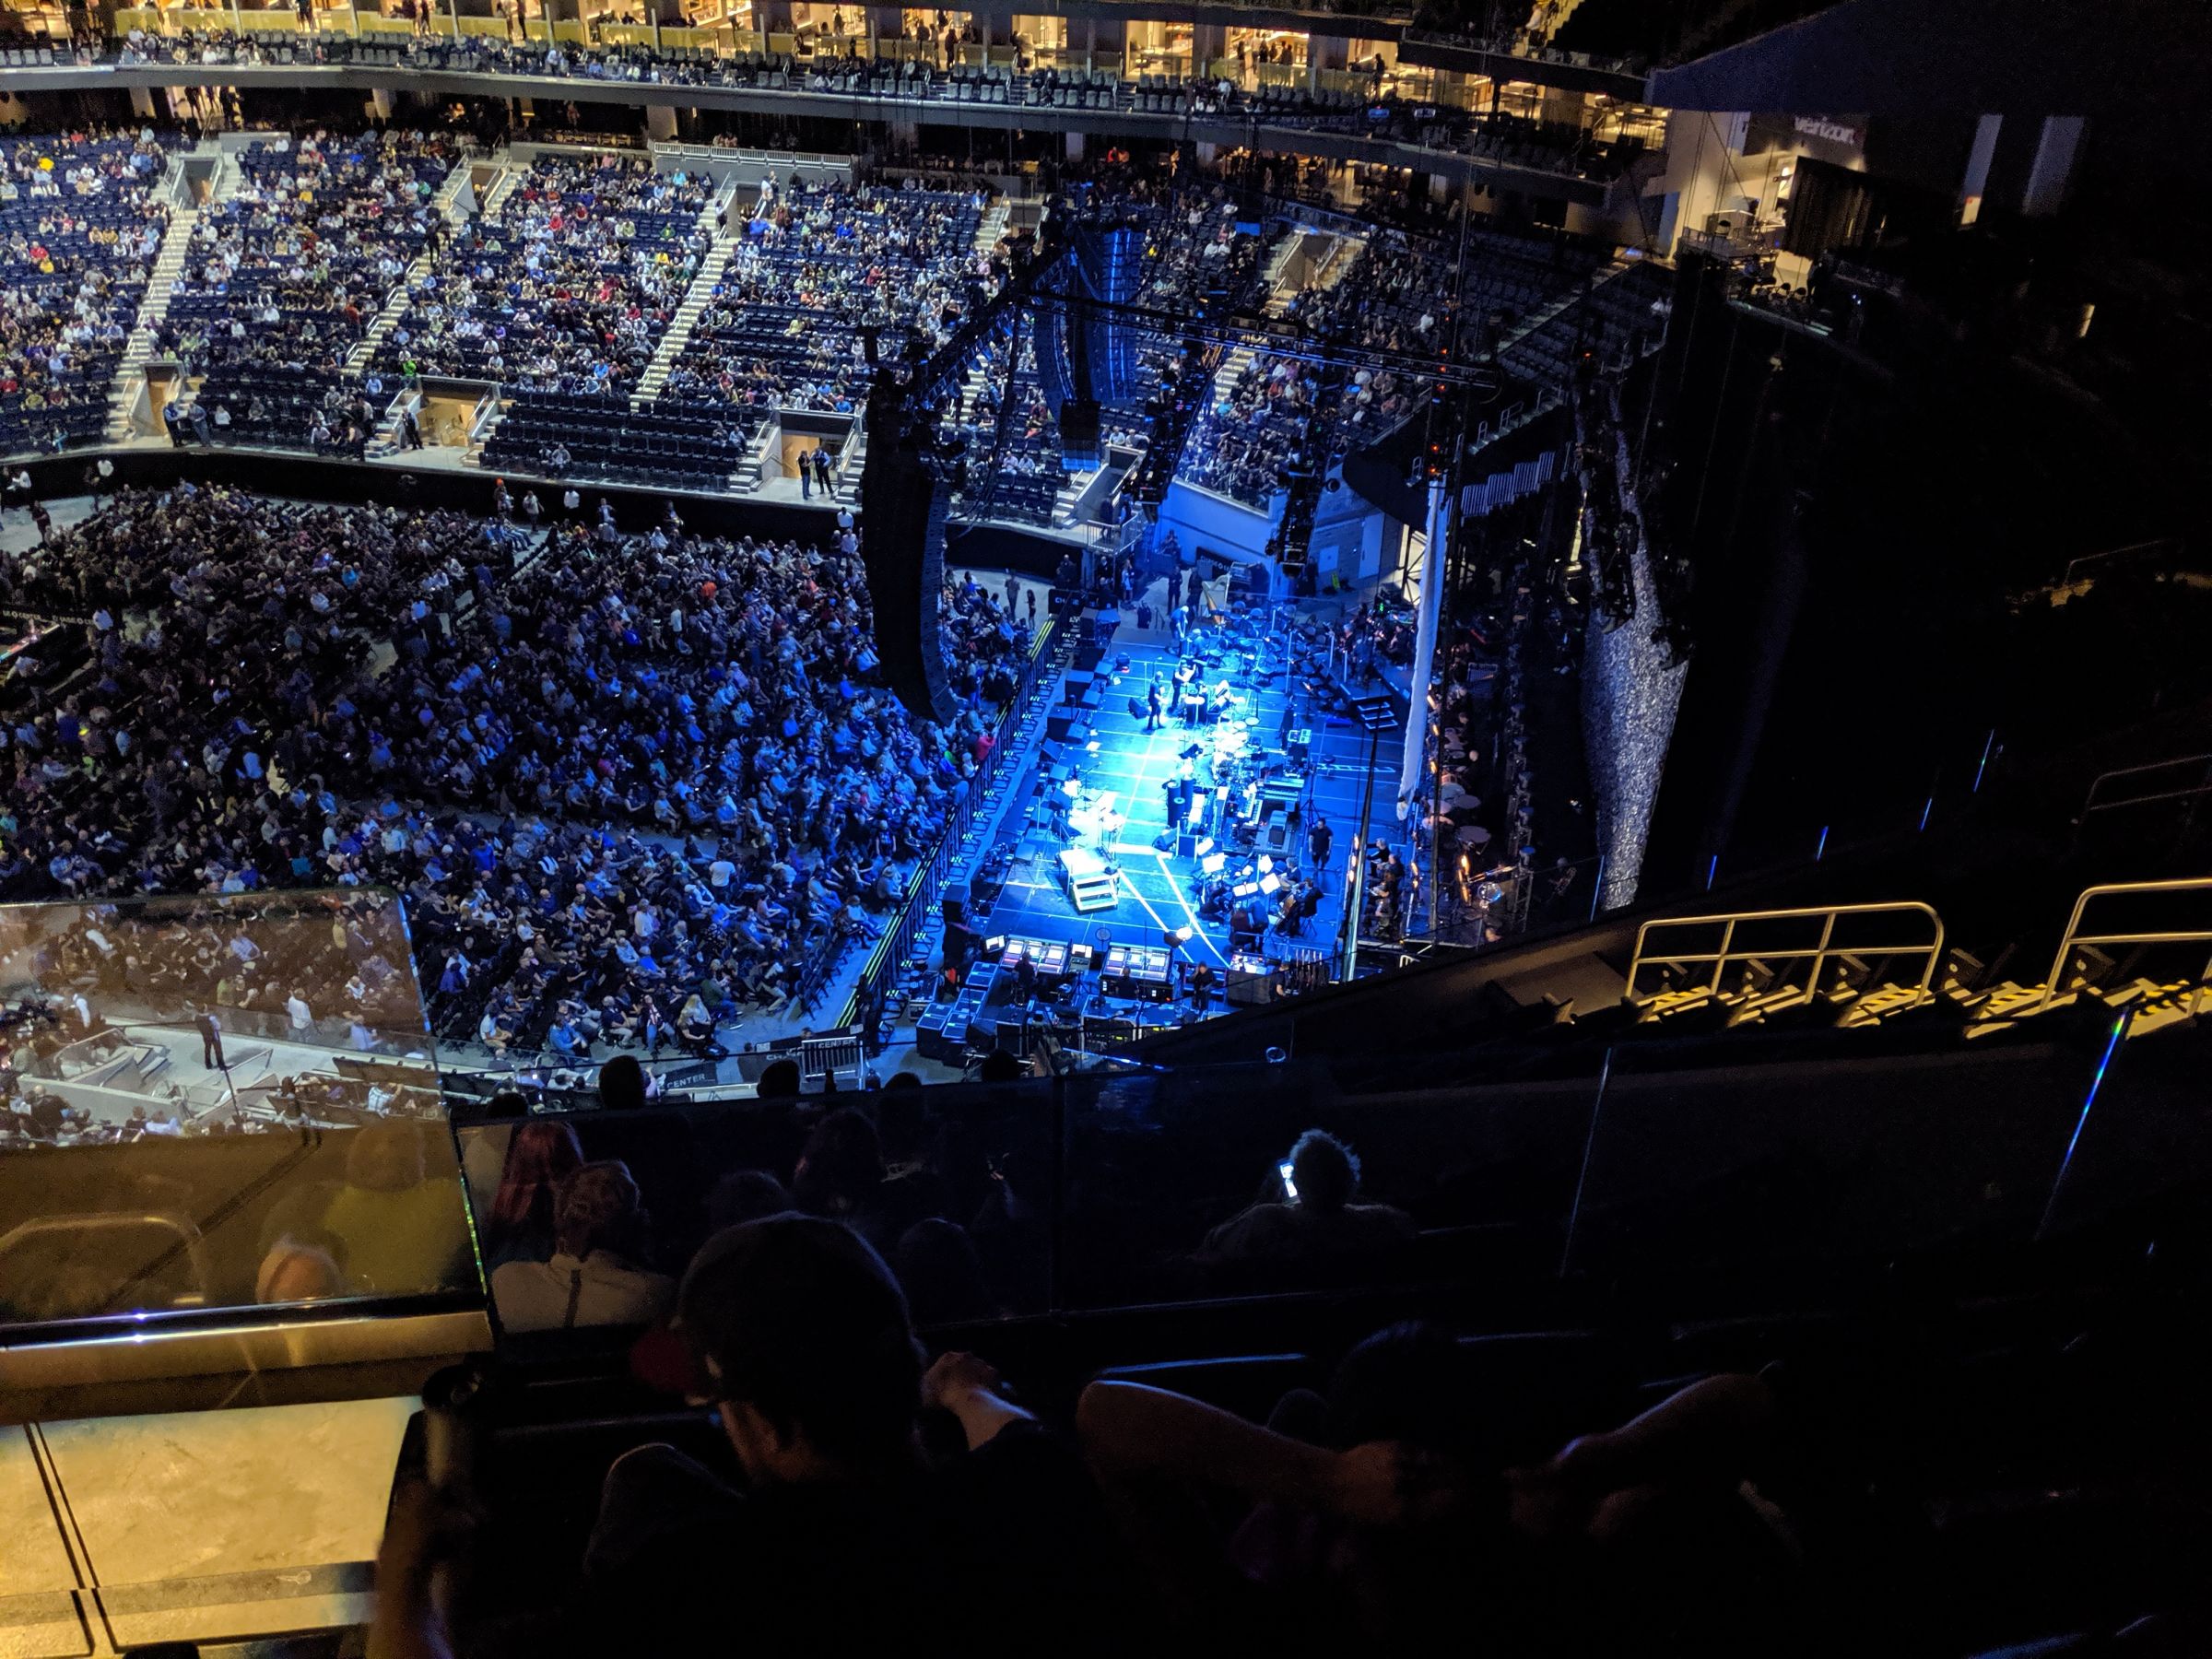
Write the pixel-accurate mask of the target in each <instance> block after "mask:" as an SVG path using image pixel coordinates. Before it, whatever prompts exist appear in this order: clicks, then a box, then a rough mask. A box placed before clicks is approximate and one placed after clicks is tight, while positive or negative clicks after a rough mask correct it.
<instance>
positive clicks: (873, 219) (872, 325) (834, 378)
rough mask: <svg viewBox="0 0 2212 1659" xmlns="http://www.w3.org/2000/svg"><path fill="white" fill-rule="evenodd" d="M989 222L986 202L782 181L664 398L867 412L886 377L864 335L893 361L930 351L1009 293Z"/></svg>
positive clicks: (770, 193) (750, 223) (762, 201)
mask: <svg viewBox="0 0 2212 1659" xmlns="http://www.w3.org/2000/svg"><path fill="white" fill-rule="evenodd" d="M982 218H983V202H982V198H981V196H979V195H965V194H949V193H947V192H943V191H935V190H924V189H918V188H915V187H913V186H912V185H909V186H905V187H902V188H897V189H893V188H887V187H884V186H879V185H867V186H862V187H859V188H852V187H848V186H845V185H837V184H832V185H820V184H814V185H809V184H808V183H807V182H806V181H804V180H803V179H801V178H799V177H798V176H796V175H794V177H793V178H792V180H791V182H789V184H788V185H778V184H777V183H775V182H773V181H772V180H771V182H769V183H767V184H766V185H765V186H763V188H762V189H761V192H760V194H759V200H758V201H757V202H756V203H755V204H754V206H752V208H751V210H750V216H749V218H747V222H746V225H745V228H744V237H743V240H742V241H739V243H738V244H737V247H736V250H735V253H734V254H733V255H732V257H731V259H730V262H729V264H728V265H727V266H726V267H724V271H723V273H722V275H721V277H720V278H719V280H717V281H716V283H715V284H714V288H713V291H712V294H711V295H710V296H709V298H708V300H707V305H706V309H705V311H704V312H702V313H701V315H700V319H699V322H698V324H697V325H696V326H695V327H694V328H693V330H692V334H691V339H690V342H689V348H688V350H687V351H686V352H685V353H684V357H683V360H682V361H681V362H680V363H678V364H677V365H676V366H674V367H673V368H672V370H671V371H670V373H669V377H668V382H667V384H666V386H665V388H664V390H663V392H662V397H663V399H664V400H666V401H673V402H679V403H693V402H705V403H710V404H722V403H734V404H738V405H743V406H772V407H781V408H787V409H814V410H835V411H839V412H846V413H849V412H851V411H853V410H854V409H856V408H858V407H859V406H861V405H862V404H863V403H865V401H866V398H867V389H868V383H869V382H870V380H871V379H872V378H873V375H874V372H875V371H874V370H873V368H872V367H871V366H870V365H869V363H868V361H867V358H866V353H865V347H864V343H863V342H864V335H865V333H867V332H871V331H872V332H874V333H875V334H876V335H877V338H878V342H879V349H880V350H881V351H882V352H883V353H884V354H886V355H892V356H896V355H900V353H902V352H903V353H904V355H907V356H919V355H923V354H925V353H926V352H928V351H929V350H931V349H933V348H934V347H935V346H937V345H938V344H939V343H941V342H942V340H943V339H944V337H945V336H946V335H947V334H948V333H949V332H950V331H951V329H952V327H953V326H954V325H955V324H957V322H958V320H959V317H960V316H961V315H962V314H963V313H964V312H966V311H967V310H968V309H969V308H970V307H971V306H972V305H973V304H974V303H975V301H976V300H977V299H978V298H979V297H980V296H982V295H985V294H988V293H989V292H990V291H992V290H993V289H994V288H996V287H997V285H998V282H999V280H1000V279H1001V277H1003V276H1004V271H1005V265H1004V261H1003V259H1001V258H997V257H994V254H995V251H994V250H992V249H979V248H977V246H976V245H975V244H976V237H977V233H978V231H979V229H981V227H982Z"/></svg>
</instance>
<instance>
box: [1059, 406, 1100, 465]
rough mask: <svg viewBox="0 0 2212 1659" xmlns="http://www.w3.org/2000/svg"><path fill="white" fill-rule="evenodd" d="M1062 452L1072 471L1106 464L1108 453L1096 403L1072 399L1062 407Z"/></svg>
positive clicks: (1065, 462)
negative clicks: (1101, 439)
mask: <svg viewBox="0 0 2212 1659" xmlns="http://www.w3.org/2000/svg"><path fill="white" fill-rule="evenodd" d="M1060 453H1061V455H1062V457H1063V464H1064V465H1065V466H1066V467H1067V469H1068V470H1069V471H1070V472H1077V471H1081V470H1083V469H1084V468H1087V467H1092V466H1098V465H1102V464H1103V463H1104V461H1105V459H1106V453H1105V450H1104V448H1103V446H1102V445H1101V443H1100V437H1099V406H1098V404H1097V403H1096V401H1094V400H1092V399H1090V398H1085V397H1071V398H1069V399H1068V400H1067V401H1066V402H1065V403H1064V404H1062V405H1061V406H1060Z"/></svg>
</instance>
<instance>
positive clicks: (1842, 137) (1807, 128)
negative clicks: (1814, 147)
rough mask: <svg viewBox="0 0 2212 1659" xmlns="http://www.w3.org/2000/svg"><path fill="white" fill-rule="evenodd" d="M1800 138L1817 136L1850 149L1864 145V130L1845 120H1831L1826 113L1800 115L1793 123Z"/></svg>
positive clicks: (1860, 147) (1863, 146)
mask: <svg viewBox="0 0 2212 1659" xmlns="http://www.w3.org/2000/svg"><path fill="white" fill-rule="evenodd" d="M1794 125H1795V127H1796V129H1797V136H1798V137H1800V138H1818V139H1822V140H1824V141H1826V142H1827V143H1830V144H1841V145H1846V146H1848V147H1851V148H1852V149H1864V148H1865V147H1866V131H1865V128H1864V127H1856V126H1853V125H1852V124H1850V123H1849V122H1847V121H1836V120H1832V119H1831V118H1830V117H1829V116H1826V115H1800V116H1798V117H1797V118H1796V120H1795V122H1794Z"/></svg>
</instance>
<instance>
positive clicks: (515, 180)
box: [477, 167, 530, 218]
mask: <svg viewBox="0 0 2212 1659" xmlns="http://www.w3.org/2000/svg"><path fill="white" fill-rule="evenodd" d="M529 176H530V170H529V169H528V168H526V167H508V168H506V169H505V170H504V171H501V172H500V176H499V177H498V178H496V179H494V180H493V181H492V182H491V188H490V189H489V190H488V191H486V192H485V193H484V205H483V206H481V207H479V208H477V218H498V217H499V213H500V208H502V207H504V206H506V205H507V198H508V197H509V196H511V195H512V194H514V193H515V192H516V191H517V190H520V189H521V188H522V184H523V181H524V179H526V178H528V177H529Z"/></svg>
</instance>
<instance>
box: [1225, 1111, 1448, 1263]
mask: <svg viewBox="0 0 2212 1659" xmlns="http://www.w3.org/2000/svg"><path fill="white" fill-rule="evenodd" d="M1267 1184H1268V1187H1269V1189H1270V1193H1269V1195H1268V1196H1266V1197H1264V1198H1262V1199H1261V1200H1260V1202H1259V1203H1257V1204H1254V1205H1253V1206H1251V1207H1250V1208H1248V1209H1246V1210H1244V1211H1243V1212H1242V1213H1241V1214H1240V1215H1238V1216H1235V1217H1233V1218H1230V1220H1227V1221H1224V1222H1223V1223H1222V1224H1221V1225H1220V1226H1218V1227H1217V1228H1215V1229H1214V1230H1213V1231H1212V1232H1210V1233H1208V1234H1206V1243H1205V1245H1204V1246H1203V1248H1202V1249H1201V1250H1200V1252H1199V1255H1200V1258H1201V1259H1202V1260H1206V1261H1211V1262H1215V1263H1220V1264H1230V1263H1247V1264H1251V1263H1273V1264H1277V1265H1305V1266H1314V1265H1322V1264H1328V1265H1341V1264H1343V1263H1345V1262H1347V1261H1360V1260H1366V1259H1371V1258H1380V1257H1382V1256H1386V1255H1388V1254H1389V1253H1392V1252H1393V1251H1396V1250H1402V1249H1406V1248H1410V1247H1411V1245H1412V1243H1413V1240H1414V1225H1413V1218H1411V1217H1410V1216H1408V1215H1406V1212H1405V1211H1404V1210H1401V1209H1397V1208H1394V1206H1390V1205H1387V1204H1371V1203H1361V1202H1359V1201H1358V1200H1359V1158H1358V1157H1357V1156H1356V1155H1355V1154H1354V1153H1353V1151H1352V1149H1351V1148H1350V1147H1347V1146H1346V1145H1345V1144H1344V1143H1343V1142H1342V1141H1340V1140H1338V1139H1337V1138H1336V1137H1335V1135H1331V1134H1329V1132H1328V1131H1327V1130H1325V1129H1309V1130H1307V1131H1306V1132H1305V1133H1304V1134H1303V1135H1300V1136H1299V1137H1298V1144H1297V1145H1296V1146H1294V1147H1291V1148H1290V1153H1289V1156H1288V1157H1287V1158H1285V1159H1282V1160H1281V1161H1280V1162H1278V1163H1277V1165H1276V1168H1275V1171H1274V1175H1273V1178H1272V1179H1271V1180H1270V1181H1269V1182H1268V1183H1267ZM1277 1194H1279V1196H1278V1195H1277Z"/></svg>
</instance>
